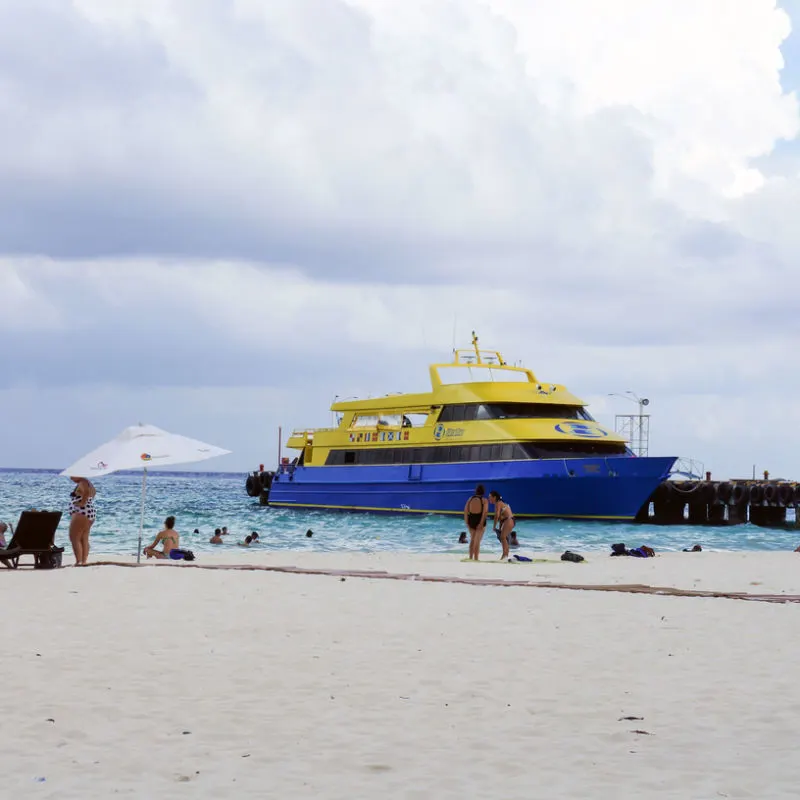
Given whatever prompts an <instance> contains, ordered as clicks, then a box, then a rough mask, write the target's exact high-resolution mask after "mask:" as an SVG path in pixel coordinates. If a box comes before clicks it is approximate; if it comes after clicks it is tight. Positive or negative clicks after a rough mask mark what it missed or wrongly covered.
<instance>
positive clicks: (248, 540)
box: [239, 536, 253, 547]
mask: <svg viewBox="0 0 800 800" xmlns="http://www.w3.org/2000/svg"><path fill="white" fill-rule="evenodd" d="M252 541H253V537H252V536H245V537H244V541H243V542H239V547H250V543H251V542H252Z"/></svg>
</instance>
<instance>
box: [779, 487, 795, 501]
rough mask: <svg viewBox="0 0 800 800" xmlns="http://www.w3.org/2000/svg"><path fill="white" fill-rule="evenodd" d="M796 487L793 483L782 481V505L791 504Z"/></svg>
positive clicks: (780, 497) (780, 499)
mask: <svg viewBox="0 0 800 800" xmlns="http://www.w3.org/2000/svg"><path fill="white" fill-rule="evenodd" d="M795 489H796V487H794V486H792V484H791V483H782V484H780V486H778V503H780V505H782V506H790V505H792V503H793V500H794V493H795Z"/></svg>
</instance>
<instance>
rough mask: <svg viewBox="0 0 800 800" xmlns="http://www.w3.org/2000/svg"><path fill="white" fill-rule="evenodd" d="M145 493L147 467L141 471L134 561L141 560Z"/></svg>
mask: <svg viewBox="0 0 800 800" xmlns="http://www.w3.org/2000/svg"><path fill="white" fill-rule="evenodd" d="M146 494H147V467H145V468H144V472H143V473H142V508H141V512H140V515H139V547H138V548H137V550H136V563H137V564H141V562H142V531H143V530H144V498H145V495H146Z"/></svg>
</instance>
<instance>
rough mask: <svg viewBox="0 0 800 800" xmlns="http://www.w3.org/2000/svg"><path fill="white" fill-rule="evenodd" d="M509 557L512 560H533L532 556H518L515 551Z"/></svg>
mask: <svg viewBox="0 0 800 800" xmlns="http://www.w3.org/2000/svg"><path fill="white" fill-rule="evenodd" d="M511 558H512V559H513V560H514V561H533V559H532V558H528V556H520V555H517V554H516V553H514V555H513V556H511Z"/></svg>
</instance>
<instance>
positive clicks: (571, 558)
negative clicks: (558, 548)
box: [561, 550, 586, 563]
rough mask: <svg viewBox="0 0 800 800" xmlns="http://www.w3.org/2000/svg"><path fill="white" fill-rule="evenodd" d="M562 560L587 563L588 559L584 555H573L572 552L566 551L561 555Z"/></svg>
mask: <svg viewBox="0 0 800 800" xmlns="http://www.w3.org/2000/svg"><path fill="white" fill-rule="evenodd" d="M561 560H562V561H574V562H576V563H577V562H579V561H585V560H586V559H585V558H584V557H583V556H582V555H579V554H578V553H573V552H572V551H571V550H566V551H564V552H563V553H562V554H561Z"/></svg>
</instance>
